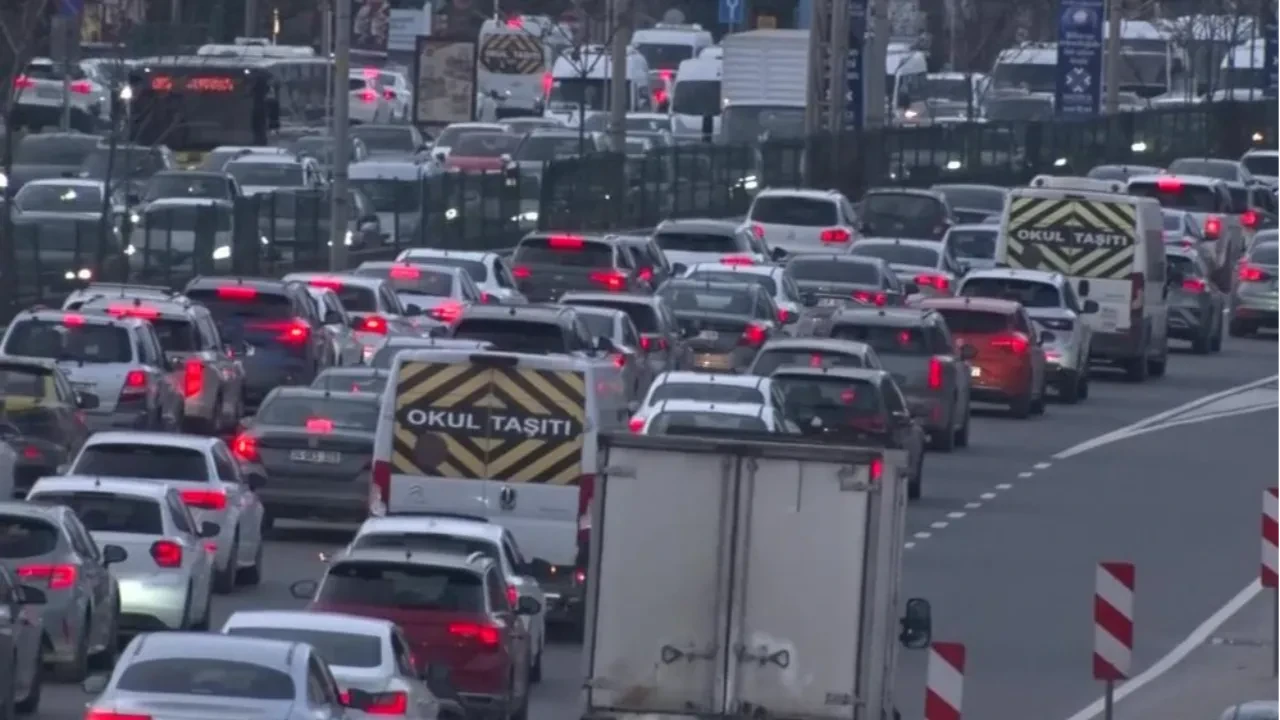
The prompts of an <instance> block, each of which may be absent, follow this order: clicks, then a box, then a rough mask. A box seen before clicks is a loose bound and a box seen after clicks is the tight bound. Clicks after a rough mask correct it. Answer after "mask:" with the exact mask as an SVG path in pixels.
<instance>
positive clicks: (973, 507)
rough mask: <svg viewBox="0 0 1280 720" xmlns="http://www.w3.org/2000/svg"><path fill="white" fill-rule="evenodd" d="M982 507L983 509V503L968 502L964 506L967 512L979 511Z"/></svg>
mask: <svg viewBox="0 0 1280 720" xmlns="http://www.w3.org/2000/svg"><path fill="white" fill-rule="evenodd" d="M980 507H982V503H980V502H967V503H965V504H964V509H965V510H977V509H978V508H980Z"/></svg>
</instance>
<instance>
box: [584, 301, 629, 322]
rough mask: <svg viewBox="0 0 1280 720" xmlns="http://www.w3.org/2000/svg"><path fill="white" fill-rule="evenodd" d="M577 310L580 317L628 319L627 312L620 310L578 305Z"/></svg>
mask: <svg viewBox="0 0 1280 720" xmlns="http://www.w3.org/2000/svg"><path fill="white" fill-rule="evenodd" d="M575 309H576V311H577V313H578V314H579V315H595V316H602V317H607V318H610V319H612V320H617V319H618V317H619V316H622V317H628V316H627V313H626V311H625V310H619V309H618V308H610V307H601V306H599V305H578V306H576V307H575Z"/></svg>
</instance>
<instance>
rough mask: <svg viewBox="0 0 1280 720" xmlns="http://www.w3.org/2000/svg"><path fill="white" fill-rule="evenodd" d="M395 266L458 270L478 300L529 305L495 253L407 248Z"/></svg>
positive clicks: (506, 267)
mask: <svg viewBox="0 0 1280 720" xmlns="http://www.w3.org/2000/svg"><path fill="white" fill-rule="evenodd" d="M538 119H541V118H538ZM396 262H406V263H426V264H429V265H447V266H452V267H456V268H461V269H463V270H465V271H466V272H467V274H468V275H470V276H471V280H472V281H473V282H475V284H476V287H477V288H479V290H480V295H481V300H484V301H486V302H496V303H497V304H499V305H524V304H526V303H528V302H529V301H528V299H526V298H525V296H524V295H522V294H520V291H519V290H517V289H516V279H515V278H514V277H512V275H511V268H509V267H508V266H507V262H506V261H505V260H503V259H502V256H501V255H499V254H498V253H495V252H485V251H482V250H443V249H440V248H409V249H408V250H402V251H401V252H400V254H399V255H397V256H396ZM486 296H487V297H486Z"/></svg>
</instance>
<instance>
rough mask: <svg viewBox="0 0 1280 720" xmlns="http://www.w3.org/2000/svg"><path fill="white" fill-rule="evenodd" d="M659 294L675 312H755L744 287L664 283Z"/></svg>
mask: <svg viewBox="0 0 1280 720" xmlns="http://www.w3.org/2000/svg"><path fill="white" fill-rule="evenodd" d="M659 294H660V295H661V296H662V299H663V300H666V301H667V305H669V306H670V307H671V309H672V310H674V311H676V312H711V313H722V314H726V315H744V316H746V315H752V314H753V313H754V312H755V303H754V298H753V297H752V295H751V293H750V292H748V291H747V290H746V288H741V289H739V288H732V287H716V288H701V287H697V286H693V287H689V286H680V285H666V286H664V287H663V288H662V290H660V291H659Z"/></svg>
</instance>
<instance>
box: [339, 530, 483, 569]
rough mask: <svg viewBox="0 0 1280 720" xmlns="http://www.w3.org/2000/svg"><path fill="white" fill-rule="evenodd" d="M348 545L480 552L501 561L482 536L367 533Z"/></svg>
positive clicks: (392, 548) (460, 553)
mask: <svg viewBox="0 0 1280 720" xmlns="http://www.w3.org/2000/svg"><path fill="white" fill-rule="evenodd" d="M352 547H355V548H368V549H374V550H400V551H409V550H416V551H422V552H438V553H444V554H446V555H461V556H463V557H466V556H468V555H471V554H472V553H480V554H481V555H484V556H485V557H487V558H489V559H490V560H493V561H494V562H501V561H502V557H501V555H500V553H499V551H498V544H497V543H496V542H494V541H493V540H486V539H484V538H477V537H466V536H462V535H449V534H446V533H378V532H375V533H369V534H367V535H360V536H358V537H357V538H356V539H355V541H354V542H352Z"/></svg>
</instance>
